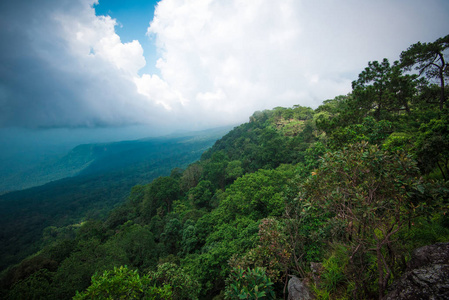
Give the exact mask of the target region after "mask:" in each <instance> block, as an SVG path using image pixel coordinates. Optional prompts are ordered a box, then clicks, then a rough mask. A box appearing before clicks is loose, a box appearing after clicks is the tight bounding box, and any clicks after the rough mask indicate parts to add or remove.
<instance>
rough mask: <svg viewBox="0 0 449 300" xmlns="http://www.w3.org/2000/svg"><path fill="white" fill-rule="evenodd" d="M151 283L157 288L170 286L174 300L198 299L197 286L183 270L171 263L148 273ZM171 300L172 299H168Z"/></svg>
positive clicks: (159, 266)
mask: <svg viewBox="0 0 449 300" xmlns="http://www.w3.org/2000/svg"><path fill="white" fill-rule="evenodd" d="M149 276H150V278H151V279H152V282H155V283H156V284H157V285H158V286H166V285H168V286H170V287H171V288H172V291H173V293H172V295H171V296H172V297H173V299H174V300H181V299H186V300H195V299H198V294H199V292H200V291H199V284H198V282H197V281H196V280H194V279H193V278H192V277H191V276H190V274H188V273H187V272H186V271H185V270H184V269H183V268H181V267H178V266H177V265H175V264H173V263H164V264H162V265H158V266H157V270H156V271H154V272H150V273H149ZM170 299H172V298H170Z"/></svg>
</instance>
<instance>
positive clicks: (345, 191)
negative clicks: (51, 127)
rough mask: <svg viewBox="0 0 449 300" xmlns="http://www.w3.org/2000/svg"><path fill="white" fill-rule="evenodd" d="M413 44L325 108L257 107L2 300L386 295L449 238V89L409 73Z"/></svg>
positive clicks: (52, 231) (29, 269)
mask: <svg viewBox="0 0 449 300" xmlns="http://www.w3.org/2000/svg"><path fill="white" fill-rule="evenodd" d="M448 39H449V36H447V37H445V38H444V41H446V42H445V43H446V44H444V45H446V48H447V45H449V43H448ZM440 42H441V39H439V40H437V41H436V42H435V44H432V45H431V46H432V47H429V48H426V49H431V50H432V51H434V50H435V49H440V50H441V49H442V50H441V51H443V50H445V49H446V48H444V47H443V48H441V47H440V48H438V47H437V46H438V45H440V44H438V43H440ZM440 46H441V45H440ZM410 49H415V48H414V47H413V46H412V47H411V48H410ZM410 49H409V50H406V51H404V52H403V53H402V55H401V57H403V60H404V61H402V62H397V63H394V64H393V65H390V64H389V62H388V60H384V61H383V62H382V63H381V66H382V67H381V68H380V63H379V62H370V63H369V64H368V67H367V68H366V69H365V70H364V71H362V72H361V74H360V75H359V78H358V79H357V80H354V82H353V92H352V93H351V94H349V95H344V96H338V97H336V98H334V99H330V100H326V101H324V102H323V104H322V105H321V106H319V107H318V108H317V109H315V110H314V109H311V108H307V107H301V106H294V107H292V108H282V107H277V108H274V109H272V110H264V111H260V112H255V113H254V114H253V115H252V116H251V117H250V118H249V122H248V123H245V124H242V125H240V126H237V127H235V128H234V129H233V130H231V131H230V132H229V133H227V134H226V135H224V136H223V137H222V138H221V139H219V140H217V141H216V142H215V143H214V145H213V146H212V147H211V148H210V149H208V150H206V151H205V152H204V153H203V154H202V155H201V158H200V159H199V160H198V161H196V162H193V163H191V164H188V165H187V164H182V163H180V164H179V165H178V166H183V169H179V168H176V169H174V170H173V171H172V172H171V173H170V174H169V175H165V176H160V177H157V178H156V179H154V180H152V181H148V182H146V183H144V184H139V185H136V186H134V187H132V188H131V190H130V191H129V194H128V198H127V200H126V202H125V203H122V204H120V205H117V206H116V207H115V208H114V210H112V211H111V212H110V213H109V214H108V215H107V217H106V219H104V220H101V219H95V218H92V219H90V220H87V221H85V222H82V223H78V222H76V223H75V222H73V223H71V224H70V225H66V226H59V227H58V225H56V226H54V227H50V228H47V229H46V231H45V232H44V240H45V241H46V242H45V247H43V248H42V249H41V250H40V251H39V252H36V253H35V254H34V255H32V256H30V257H29V258H27V259H25V260H23V261H22V262H21V263H20V264H18V265H15V266H11V267H10V268H9V269H7V270H5V271H4V272H3V276H2V280H1V284H2V285H1V288H2V290H1V293H2V294H1V295H0V296H2V298H6V299H26V298H33V297H34V298H44V299H71V298H72V297H73V298H74V299H92V298H98V297H105V298H106V297H113V298H114V297H115V298H120V297H124V298H126V297H131V296H130V295H132V297H133V298H138V299H146V298H156V299H216V300H217V299H285V298H286V296H287V295H286V292H287V291H286V288H285V287H286V283H287V280H288V279H289V278H290V277H289V276H290V275H295V276H297V277H299V278H301V279H303V280H305V281H306V282H308V284H309V287H310V289H311V291H312V292H313V293H314V294H315V296H316V298H317V299H376V298H377V299H381V298H382V297H383V296H384V295H386V294H387V293H388V288H389V287H390V286H392V284H393V283H394V281H395V280H397V279H398V278H399V277H400V276H401V275H402V274H403V273H404V271H405V267H406V262H407V261H408V260H409V259H410V255H411V252H412V251H413V249H415V248H417V247H420V246H423V245H429V244H434V243H437V242H448V241H449V183H448V178H449V172H448V171H449V111H448V107H447V100H448V96H447V95H448V94H449V91H448V89H447V88H446V87H445V85H444V84H443V85H441V86H439V85H436V84H434V83H433V82H434V81H433V79H434V78H433V77H431V76H434V74H436V73H435V72H428V73H425V72H423V73H422V74H421V76H422V77H421V78H419V76H418V75H417V74H410V73H408V71H409V70H410V68H411V67H413V66H415V65H414V64H412V65H410V60H409V59H410V55H412V54H414V53H416V51H415V50H413V51H412V53H411V52H410ZM421 51H424V50H422V49H421ZM426 57H430V56H426ZM432 57H434V56H432ZM415 63H416V60H415ZM437 63H438V62H434V65H433V66H435V65H437ZM431 65H432V64H428V66H431ZM443 68H446V69H444V70H447V66H443ZM440 74H441V73H440ZM444 74H445V73H444ZM444 74H442V75H441V76H442V79H443V82H444V79H446V78H447V76H446V75H444ZM429 76H430V77H429ZM128 146H129V145H126V147H128ZM104 149H105V148H102V150H101V151H103V150H104ZM127 151H128V150H127ZM130 151H131V150H130ZM126 159H129V158H128V157H127V158H126ZM174 163H176V162H174ZM112 165H114V164H112ZM122 167H123V165H122V164H120V163H119V162H118V163H117V169H116V170H117V171H118V172H119V170H122ZM89 168H91V169H89ZM89 168H87V169H86V172H87V170H91V171H89V172H92V173H91V174H96V173H95V172H96V171H97V170H103V169H104V168H106V169H107V168H108V166H107V164H105V163H102V164H101V165H100V166H98V167H96V166H95V163H92V164H91V165H90V167H89ZM88 174H89V173H86V176H87V175H88ZM120 178H122V177H121V175H120V174H119V173H117V177H116V179H115V180H120ZM112 192H114V191H113V190H103V191H102V192H101V193H100V194H99V195H98V196H100V197H101V196H103V195H106V198H107V197H109V195H110V194H111V193H112ZM94 274H95V275H94Z"/></svg>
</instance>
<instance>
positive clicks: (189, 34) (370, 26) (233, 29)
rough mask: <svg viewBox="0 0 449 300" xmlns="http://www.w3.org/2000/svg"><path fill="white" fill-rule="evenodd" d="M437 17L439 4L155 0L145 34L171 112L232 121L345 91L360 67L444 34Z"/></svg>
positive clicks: (440, 16) (444, 13)
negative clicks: (173, 105) (178, 99)
mask: <svg viewBox="0 0 449 300" xmlns="http://www.w3.org/2000/svg"><path fill="white" fill-rule="evenodd" d="M447 12H448V11H447V6H446V7H445V9H442V2H441V1H430V2H426V3H423V2H422V1H407V2H405V1H400V0H397V1H387V0H381V1H363V2H362V1H356V0H351V1H343V2H342V1H335V0H323V1H293V0H285V1H272V0H257V1H247V0H232V1H218V0H197V1H191V0H163V1H161V2H159V4H158V6H157V9H156V12H155V17H154V20H153V21H152V23H151V25H150V27H149V28H148V35H150V36H152V38H154V39H155V41H156V45H157V47H158V48H159V50H160V53H161V58H160V60H159V61H158V63H157V67H158V68H159V69H160V73H161V78H158V79H161V80H163V81H165V82H166V88H167V89H171V90H175V91H177V94H179V95H182V97H183V98H184V99H186V100H187V101H185V102H184V105H183V106H180V107H179V108H180V109H183V110H184V112H185V113H193V112H195V113H196V114H200V115H202V116H203V118H204V121H205V122H209V123H212V122H225V121H226V120H233V121H241V120H246V118H247V117H248V116H249V115H250V114H252V113H253V112H254V111H255V110H260V109H267V108H268V109H269V108H272V107H275V106H291V105H294V104H301V105H304V106H312V107H316V106H318V105H319V104H320V103H321V102H322V101H323V100H326V99H329V98H333V97H334V96H337V95H340V94H346V93H348V92H350V90H351V81H352V80H354V79H356V78H357V75H358V73H359V72H360V71H361V70H363V68H364V67H365V66H366V65H367V63H368V61H370V60H380V59H382V58H383V57H388V58H390V59H391V60H394V59H397V58H398V56H399V54H400V52H401V51H402V50H405V49H406V48H407V47H408V46H409V45H411V44H412V43H415V42H417V41H418V40H424V41H433V40H434V39H436V38H438V37H439V36H441V35H444V34H445V32H444V28H447V26H446V27H444V26H442V25H444V24H445V25H449V23H448V21H447V18H446V17H445V16H447ZM417 20H420V21H419V22H417ZM442 28H443V29H442ZM168 95H171V94H170V93H168ZM170 97H171V98H172V96H169V98H170ZM159 101H160V102H163V101H164V100H161V99H160V100H159ZM168 101H169V102H172V101H171V100H168Z"/></svg>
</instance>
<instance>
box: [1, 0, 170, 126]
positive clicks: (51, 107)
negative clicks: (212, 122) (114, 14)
mask: <svg viewBox="0 0 449 300" xmlns="http://www.w3.org/2000/svg"><path fill="white" fill-rule="evenodd" d="M94 3H95V2H94V1H92V0H90V1H89V0H76V1H70V0H57V1H56V0H54V1H23V0H22V1H21V0H18V1H9V2H8V3H2V7H1V9H0V11H2V13H1V18H0V19H1V20H2V21H1V22H2V24H0V25H2V26H1V27H2V29H1V31H0V38H1V39H2V41H5V43H3V42H2V46H1V48H0V49H1V51H0V58H1V61H2V62H5V64H4V65H3V66H2V68H0V76H1V77H0V78H1V82H0V106H1V111H0V126H2V127H7V126H25V127H86V126H87V127H95V126H108V125H120V124H136V123H150V124H156V123H157V122H159V121H163V120H161V119H160V117H159V115H161V114H163V113H164V111H165V109H164V108H163V107H160V106H158V105H157V104H155V103H153V102H151V101H149V100H148V99H147V98H145V97H143V96H142V95H140V94H139V93H138V92H137V89H136V85H135V83H134V77H135V76H137V72H138V70H139V69H140V68H142V67H143V66H145V63H146V62H145V58H144V56H143V49H142V47H141V45H140V43H139V42H138V41H132V42H130V43H122V42H121V41H120V37H119V36H118V35H117V34H116V33H115V29H114V28H115V26H116V24H117V23H116V21H115V20H113V19H111V18H110V17H108V16H106V17H105V16H96V15H95V10H94V8H93V7H92V5H93V4H94Z"/></svg>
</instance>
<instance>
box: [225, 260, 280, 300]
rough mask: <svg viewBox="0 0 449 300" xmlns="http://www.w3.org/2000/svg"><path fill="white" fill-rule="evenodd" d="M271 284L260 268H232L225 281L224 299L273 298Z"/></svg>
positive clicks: (253, 299) (252, 299)
mask: <svg viewBox="0 0 449 300" xmlns="http://www.w3.org/2000/svg"><path fill="white" fill-rule="evenodd" d="M272 285H273V283H272V282H271V280H270V278H269V277H268V276H267V275H266V274H265V270H264V269H262V268H255V269H250V268H248V269H246V270H245V269H242V268H239V267H237V268H233V269H232V271H231V274H230V275H229V278H228V279H227V281H226V292H225V299H251V300H255V299H275V295H274V291H273V287H272Z"/></svg>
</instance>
